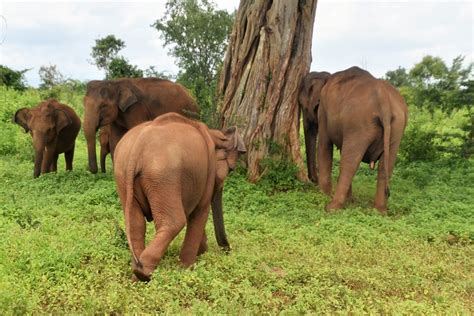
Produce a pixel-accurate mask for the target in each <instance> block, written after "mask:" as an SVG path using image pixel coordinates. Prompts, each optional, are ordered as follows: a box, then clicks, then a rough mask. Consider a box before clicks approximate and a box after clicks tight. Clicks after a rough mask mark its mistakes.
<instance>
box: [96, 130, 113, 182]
mask: <svg viewBox="0 0 474 316" xmlns="http://www.w3.org/2000/svg"><path fill="white" fill-rule="evenodd" d="M99 143H100V170H101V171H102V172H103V173H105V171H106V170H105V158H106V157H107V155H108V154H109V153H110V126H109V125H106V126H104V127H101V128H100V130H99ZM112 161H113V157H112Z"/></svg>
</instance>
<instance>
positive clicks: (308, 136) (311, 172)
mask: <svg viewBox="0 0 474 316" xmlns="http://www.w3.org/2000/svg"><path fill="white" fill-rule="evenodd" d="M303 122H304V142H305V146H306V163H307V165H308V177H309V179H310V180H311V182H313V183H318V174H317V172H316V138H317V137H318V123H317V121H311V120H309V119H308V118H307V117H304V116H303Z"/></svg>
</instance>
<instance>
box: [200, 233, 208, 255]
mask: <svg viewBox="0 0 474 316" xmlns="http://www.w3.org/2000/svg"><path fill="white" fill-rule="evenodd" d="M206 251H207V236H206V231H204V234H203V235H202V239H201V243H200V244H199V250H198V256H200V255H202V254H203V253H205V252H206Z"/></svg>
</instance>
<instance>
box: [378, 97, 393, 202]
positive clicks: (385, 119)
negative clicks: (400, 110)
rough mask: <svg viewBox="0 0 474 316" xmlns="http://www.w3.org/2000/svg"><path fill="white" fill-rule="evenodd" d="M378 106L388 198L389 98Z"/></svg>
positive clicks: (390, 126) (390, 124)
mask: <svg viewBox="0 0 474 316" xmlns="http://www.w3.org/2000/svg"><path fill="white" fill-rule="evenodd" d="M386 99H387V100H384V101H385V102H382V104H380V109H381V112H382V126H383V164H384V173H385V195H386V196H387V197H389V196H390V187H389V178H390V175H389V163H390V138H391V133H392V112H391V109H390V98H389V97H388V96H387V98H386Z"/></svg>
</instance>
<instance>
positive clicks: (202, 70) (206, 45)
mask: <svg viewBox="0 0 474 316" xmlns="http://www.w3.org/2000/svg"><path fill="white" fill-rule="evenodd" d="M233 21H234V17H233V15H232V14H229V12H227V11H226V10H217V9H216V5H215V3H214V2H213V1H212V0H168V1H167V2H166V13H165V15H164V16H163V17H162V18H160V19H159V20H157V21H156V22H155V23H154V24H153V25H152V26H153V27H154V28H156V29H157V31H158V32H160V36H161V38H162V39H163V40H164V41H165V45H166V46H170V47H171V48H170V51H169V53H170V55H171V56H173V57H175V58H176V60H177V64H178V66H179V67H180V69H181V70H180V72H179V74H178V77H177V80H178V82H180V83H182V84H183V85H184V86H186V87H187V88H188V89H190V90H191V91H192V92H193V94H194V95H195V97H196V99H197V100H198V103H199V105H200V107H201V117H202V119H203V120H204V121H205V122H207V123H208V124H211V125H217V122H216V121H217V118H216V117H215V115H216V100H215V91H216V84H217V78H218V72H219V69H220V67H221V64H222V60H223V58H224V53H225V50H226V48H227V43H228V37H229V34H230V32H231V28H232V23H233Z"/></svg>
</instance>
